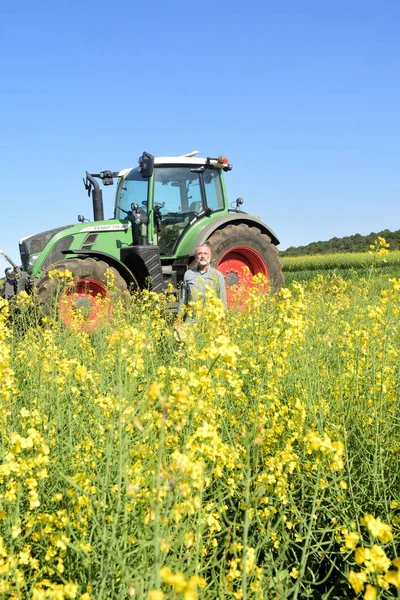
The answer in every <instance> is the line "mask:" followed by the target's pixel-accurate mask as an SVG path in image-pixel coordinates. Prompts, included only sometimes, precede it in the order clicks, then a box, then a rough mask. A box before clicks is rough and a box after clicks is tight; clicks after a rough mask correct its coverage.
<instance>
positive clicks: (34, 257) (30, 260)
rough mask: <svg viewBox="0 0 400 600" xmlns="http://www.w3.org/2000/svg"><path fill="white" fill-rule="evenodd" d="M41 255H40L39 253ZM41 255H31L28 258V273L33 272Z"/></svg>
mask: <svg viewBox="0 0 400 600" xmlns="http://www.w3.org/2000/svg"><path fill="white" fill-rule="evenodd" d="M39 254H40V253H39ZM39 254H31V255H30V257H29V258H28V271H29V272H30V271H32V269H33V266H34V264H35V262H36V261H37V259H38V257H39Z"/></svg>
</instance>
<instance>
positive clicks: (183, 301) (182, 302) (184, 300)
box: [178, 271, 188, 316]
mask: <svg viewBox="0 0 400 600" xmlns="http://www.w3.org/2000/svg"><path fill="white" fill-rule="evenodd" d="M187 286H188V283H187V271H186V273H185V275H184V277H183V285H182V287H181V289H180V293H179V301H178V314H180V315H181V316H182V313H183V310H184V309H183V307H184V306H187V304H188V294H187Z"/></svg>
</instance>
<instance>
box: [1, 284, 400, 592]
mask: <svg viewBox="0 0 400 600" xmlns="http://www.w3.org/2000/svg"><path fill="white" fill-rule="evenodd" d="M0 303H1V304H0V403H1V410H0V419H1V459H2V460H1V464H0V519H1V521H0V523H1V534H0V535H1V537H0V598H9V599H14V600H17V599H18V600H19V599H25V598H32V599H33V600H45V599H48V598H49V599H55V600H62V599H65V598H76V599H80V600H90V599H98V600H103V599H108V598H110V599H114V598H115V599H129V598H138V599H144V600H163V599H166V600H167V599H168V600H169V599H175V598H177V599H184V600H195V599H196V598H204V599H207V600H208V599H210V600H212V599H215V600H216V599H219V600H224V599H230V598H236V599H239V600H240V599H243V600H246V599H247V600H250V599H260V600H264V599H276V600H278V599H284V598H294V599H302V598H321V599H326V600H327V599H328V598H329V599H343V598H354V597H356V596H357V595H359V596H360V597H362V598H364V599H365V600H373V599H374V598H395V597H399V588H400V559H399V558H398V556H399V554H400V552H399V542H400V532H399V525H400V461H399V459H400V436H399V425H400V403H399V389H400V355H399V348H400V343H399V342H400V336H399V334H400V326H399V312H400V280H398V279H389V278H383V277H370V276H368V277H365V278H360V279H358V280H357V281H345V280H343V279H341V278H340V277H335V276H332V277H322V276H317V277H316V278H315V279H314V280H313V281H311V282H309V283H307V284H306V285H301V284H299V283H292V284H291V286H290V287H286V288H284V289H282V291H281V292H280V293H279V294H278V295H277V296H276V297H271V296H268V295H265V294H257V292H256V290H255V292H254V294H253V295H252V297H251V298H250V300H249V302H248V310H247V311H246V312H234V311H230V312H228V313H227V314H226V315H224V313H223V310H222V308H221V305H220V303H219V300H218V299H216V298H213V297H210V298H209V300H208V303H207V305H206V306H205V307H202V308H201V309H198V310H197V313H196V314H197V318H196V322H195V323H194V324H193V325H190V326H189V327H187V328H186V330H185V333H184V335H182V332H181V335H180V340H181V341H177V339H176V336H175V335H174V328H173V326H172V322H171V316H170V314H169V313H168V310H167V308H168V307H167V304H166V301H165V299H163V297H156V296H155V295H153V294H152V293H150V292H143V293H142V294H140V295H136V296H134V297H132V298H130V299H119V300H118V299H116V300H115V303H114V312H113V317H112V319H111V321H110V322H109V323H108V324H107V325H106V326H105V327H104V328H103V329H102V330H100V331H97V332H94V333H91V334H88V333H82V332H78V331H76V332H74V331H71V330H68V329H66V328H65V327H62V326H61V324H60V323H58V322H57V321H52V320H51V319H49V318H46V319H45V320H44V321H43V320H42V321H39V319H38V317H37V316H36V315H35V309H34V304H33V303H32V301H31V300H30V299H29V298H28V297H26V296H24V295H23V294H22V295H21V296H20V297H19V299H18V301H17V303H18V307H17V308H18V310H17V311H16V314H14V317H13V319H10V318H9V311H10V307H9V306H8V304H7V302H6V301H5V300H0ZM14 310H15V308H14Z"/></svg>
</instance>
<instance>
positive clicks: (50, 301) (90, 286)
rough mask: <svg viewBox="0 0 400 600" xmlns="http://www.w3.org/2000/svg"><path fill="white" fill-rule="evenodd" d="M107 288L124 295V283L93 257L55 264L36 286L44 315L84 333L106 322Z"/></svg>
mask: <svg viewBox="0 0 400 600" xmlns="http://www.w3.org/2000/svg"><path fill="white" fill-rule="evenodd" d="M71 275H72V276H71ZM111 288H113V289H117V290H119V291H121V292H124V291H126V290H127V284H126V281H125V280H124V279H123V278H122V277H121V275H120V274H119V273H118V271H117V270H116V269H114V268H113V267H110V266H109V265H108V264H107V263H106V262H104V261H102V260H95V259H94V258H83V259H80V258H70V259H68V260H65V261H62V262H58V263H55V264H54V265H52V266H51V268H50V269H49V270H48V271H47V272H46V273H45V274H44V275H43V276H42V277H41V278H40V279H39V282H38V284H37V290H38V299H39V303H40V305H41V307H42V310H43V312H44V314H45V315H48V316H58V318H59V319H60V320H61V321H62V322H63V323H64V325H66V326H67V327H71V328H74V329H75V330H78V331H85V332H88V333H89V332H92V331H95V330H96V329H99V328H100V327H101V326H102V325H104V324H105V323H106V322H107V321H109V319H110V317H111V314H112V297H111Z"/></svg>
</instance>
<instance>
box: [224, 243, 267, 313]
mask: <svg viewBox="0 0 400 600" xmlns="http://www.w3.org/2000/svg"><path fill="white" fill-rule="evenodd" d="M217 269H218V270H219V271H221V273H222V274H223V276H224V278H225V284H226V296H227V301H228V307H229V308H239V309H241V310H243V309H244V307H245V301H246V300H247V299H248V297H249V294H250V290H252V289H254V284H253V282H252V278H253V277H254V275H257V274H258V273H261V274H262V275H264V277H265V278H266V279H267V280H268V279H269V273H268V268H267V265H266V264H265V261H264V259H263V258H262V256H261V255H260V254H258V252H256V251H255V250H253V248H249V247H248V246H236V247H235V248H232V249H231V250H228V252H225V254H223V255H222V256H221V258H220V259H219V261H218V264H217ZM267 287H268V286H267V285H266V284H264V285H263V286H261V288H262V289H261V291H263V292H266V291H267ZM259 288H260V286H259V285H258V286H257V289H259Z"/></svg>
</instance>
